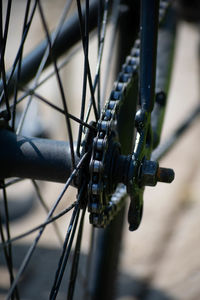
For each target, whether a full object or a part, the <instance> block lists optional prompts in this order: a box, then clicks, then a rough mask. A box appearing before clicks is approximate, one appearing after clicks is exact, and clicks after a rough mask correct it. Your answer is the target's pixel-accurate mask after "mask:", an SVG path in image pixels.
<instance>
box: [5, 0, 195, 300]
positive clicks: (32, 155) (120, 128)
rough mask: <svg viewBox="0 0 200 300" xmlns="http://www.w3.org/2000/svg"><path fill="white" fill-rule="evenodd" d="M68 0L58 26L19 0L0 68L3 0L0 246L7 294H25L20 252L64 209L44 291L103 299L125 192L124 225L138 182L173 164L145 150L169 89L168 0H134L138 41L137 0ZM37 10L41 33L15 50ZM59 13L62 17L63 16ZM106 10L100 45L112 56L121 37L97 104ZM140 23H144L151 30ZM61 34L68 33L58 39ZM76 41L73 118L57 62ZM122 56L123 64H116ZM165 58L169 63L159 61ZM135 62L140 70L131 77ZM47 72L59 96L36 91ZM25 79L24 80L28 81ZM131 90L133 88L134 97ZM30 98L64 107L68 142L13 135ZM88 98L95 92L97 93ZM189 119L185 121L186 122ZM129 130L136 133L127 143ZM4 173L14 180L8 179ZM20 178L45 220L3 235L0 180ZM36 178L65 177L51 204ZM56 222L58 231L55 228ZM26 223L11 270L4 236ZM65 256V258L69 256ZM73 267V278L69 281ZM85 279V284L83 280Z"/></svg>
mask: <svg viewBox="0 0 200 300" xmlns="http://www.w3.org/2000/svg"><path fill="white" fill-rule="evenodd" d="M110 2H111V3H110ZM74 3H75V2H74V1H68V2H66V5H65V7H64V10H63V13H62V16H61V19H60V21H59V25H58V27H57V28H56V30H55V31H54V32H53V33H52V34H51V35H50V32H49V29H48V23H47V17H46V15H45V10H44V4H43V3H41V1H34V2H33V1H32V2H31V1H27V4H26V7H25V13H24V23H23V24H22V35H21V42H20V44H19V48H18V50H17V55H16V57H15V59H14V64H13V67H11V68H10V71H9V72H6V71H5V61H4V57H5V49H6V47H7V45H6V37H7V35H8V26H9V22H8V21H9V19H10V18H11V16H10V10H11V1H8V3H7V12H6V18H5V26H4V27H2V30H1V44H2V50H1V74H2V81H1V107H2V111H1V114H0V116H1V130H0V136H1V137H0V139H1V143H2V147H1V148H2V149H1V155H0V156H1V178H2V180H1V189H2V191H3V196H4V197H3V198H4V211H5V216H6V218H5V219H6V220H5V229H3V224H1V230H0V231H1V238H2V244H1V247H2V249H3V250H4V256H5V261H6V264H7V268H8V271H9V276H10V284H11V287H10V289H9V291H8V294H7V299H10V298H11V299H20V298H19V297H20V294H22V298H23V297H28V296H27V295H26V293H27V291H26V289H25V287H23V276H22V275H23V273H24V271H25V269H26V267H27V266H28V264H29V260H30V258H31V257H32V255H33V252H34V250H35V248H36V246H37V244H38V242H39V240H40V237H41V236H42V234H43V231H44V229H45V228H46V227H47V225H48V224H50V223H52V222H53V221H55V220H57V219H58V218H61V216H64V215H65V214H66V213H67V212H70V213H71V215H70V218H71V219H70V221H69V225H68V228H67V230H66V235H65V240H64V242H63V246H62V251H61V253H60V255H59V258H58V262H56V263H55V265H54V266H52V268H53V269H54V271H55V275H54V276H53V277H52V278H51V280H50V281H51V283H50V284H51V288H50V291H49V292H50V295H49V297H50V299H56V298H57V297H64V296H63V293H64V291H66V292H67V299H73V298H74V297H79V298H80V297H81V298H82V299H89V298H91V299H112V297H113V295H114V294H113V293H114V282H115V276H116V265H117V260H118V256H119V251H120V243H119V240H120V239H121V235H122V220H123V214H124V212H123V211H124V206H125V205H124V204H125V198H126V195H127V193H128V194H129V195H130V196H131V205H130V209H129V214H128V215H129V217H128V218H129V224H130V229H131V230H136V229H137V228H138V226H139V224H140V221H141V217H142V208H143V192H144V186H146V185H150V186H154V185H156V183H157V181H163V182H171V181H172V180H173V177H174V174H173V171H172V170H170V169H163V168H159V166H158V163H157V162H156V161H157V160H158V159H159V157H161V155H162V154H163V153H164V152H166V148H164V150H163V149H161V150H159V152H153V153H152V150H153V149H155V148H157V145H158V144H159V140H160V135H161V131H162V123H163V118H164V112H165V106H166V93H165V92H166V90H167V89H168V77H169V74H170V69H171V67H170V62H171V56H172V53H173V44H174V37H175V33H174V32H175V22H172V21H171V20H172V15H171V14H172V13H171V12H170V9H168V5H169V3H168V1H161V3H160V9H159V1H142V7H143V8H142V9H141V11H142V17H141V26H142V28H143V29H142V31H141V33H140V35H141V36H140V37H141V42H140V39H139V38H138V30H139V14H138V11H139V1H135V2H131V1H128V9H127V3H126V1H125V2H123V1H122V2H120V1H118V0H116V1H107V0H106V1H96V0H94V1H85V3H84V4H82V5H81V3H80V1H77V2H76V6H77V8H76V9H77V12H74V7H73V5H75V4H74ZM110 8H112V11H111V12H110V11H109V9H110ZM36 9H38V13H39V17H40V20H41V23H42V28H43V30H44V36H45V37H44V40H43V42H41V43H40V44H39V46H37V47H36V48H35V49H34V50H32V51H31V52H30V54H29V55H27V56H26V55H23V52H24V51H26V48H25V46H24V45H26V44H25V38H26V36H27V34H28V32H29V30H30V28H31V22H32V19H33V16H34V13H35V11H36ZM147 11H151V12H152V14H146V12H147ZM68 14H69V18H68V19H67V21H66V22H65V23H64V20H65V18H66V15H68ZM166 14H169V16H166ZM133 16H134V18H133ZM168 18H170V19H169V20H170V22H169V20H167V19H168ZM108 19H110V20H111V26H113V28H111V37H110V38H109V39H110V45H109V46H108V47H109V50H110V53H111V54H110V55H112V48H113V44H114V43H116V40H117V38H116V34H118V39H119V44H120V43H122V41H123V45H124V47H123V49H121V47H120V49H119V53H118V54H117V58H115V59H116V61H117V63H116V62H115V63H114V66H115V68H116V72H117V73H119V75H118V77H117V81H116V82H115V84H114V88H113V89H112V91H111V94H110V96H109V97H108V101H107V102H106V103H105V104H104V99H105V97H106V96H105V95H106V89H104V90H103V92H102V91H101V80H100V75H101V74H102V75H104V78H105V81H107V78H108V76H109V75H107V74H108V73H107V72H109V69H110V68H111V63H112V59H111V56H108V58H107V61H106V65H107V66H108V67H107V71H105V74H106V75H105V74H104V73H103V71H101V68H100V65H101V60H102V56H103V47H104V40H105V39H106V37H105V33H106V27H105V26H106V23H107V22H108ZM132 19H133V20H134V21H132V22H133V24H132V23H131V20H132ZM125 21H126V22H125ZM159 22H160V23H162V26H161V28H162V29H161V30H160V33H159V43H158V45H161V46H163V44H164V43H163V42H162V38H164V40H165V35H163V36H164V37H162V33H161V32H162V30H163V32H164V34H166V32H167V33H168V36H169V39H168V40H167V43H168V44H167V45H164V47H165V50H166V56H165V58H164V61H163V57H162V56H161V57H162V59H160V61H159V59H157V79H156V86H155V77H156V52H157V32H158V23H159ZM130 23H131V24H132V28H133V32H132V35H130V37H129V36H126V34H125V33H126V31H127V26H130ZM147 24H148V26H147ZM169 24H170V26H169ZM115 26H117V28H115ZM118 26H119V29H118ZM94 27H97V44H98V47H97V48H98V49H97V67H96V72H95V76H94V79H93V80H92V76H91V74H92V72H94V71H93V70H92V69H91V66H90V59H89V40H90V36H89V32H90V31H91V33H90V35H93V34H94V33H93V31H92V30H93V29H94ZM128 28H129V27H128ZM149 28H150V29H151V30H150V32H149ZM66 36H67V37H68V38H67V39H66ZM79 40H80V42H81V43H82V48H83V54H84V59H83V64H84V66H83V83H82V85H83V88H82V96H81V98H82V102H81V104H80V106H81V111H80V117H77V115H74V114H71V112H70V110H69V107H68V103H67V101H66V96H65V91H64V86H63V83H62V79H61V76H60V69H61V68H62V67H63V66H64V65H65V64H66V63H68V61H69V59H71V57H72V55H73V54H74V53H76V52H77V51H78V50H77V48H80V45H78V46H77V47H76V46H75V44H77V42H78V41H79ZM132 43H134V46H133V48H132V50H130V49H131V47H132V46H131V45H132ZM161 46H158V58H159V57H160V53H163V50H162V49H161V48H160V47H161ZM24 48H25V49H24ZM115 48H116V49H117V48H118V47H117V46H116V47H115ZM146 49H148V55H147V54H146ZM67 51H68V55H67V56H66V57H64V58H63V57H62V56H63V55H64V53H65V52H67ZM130 51H131V52H130ZM128 53H130V54H129V56H127V55H128ZM126 56H127V58H126V60H125V63H124V65H123V66H122V67H121V64H122V62H123V61H124V59H125V57H126ZM59 57H61V62H60V63H59V64H58V62H57V60H58V58H59ZM139 57H140V64H139ZM166 61H168V62H169V63H166ZM118 63H119V65H118ZM50 64H52V65H53V71H54V72H52V71H51V70H50V72H49V74H47V75H46V74H45V75H43V76H44V77H42V78H40V77H41V72H42V70H43V69H44V68H47V67H48V66H49V65H50ZM138 69H140V76H139V77H138ZM113 72H114V71H112V73H113ZM158 72H159V76H158ZM53 74H55V75H54V76H55V78H56V81H57V85H58V87H59V89H58V90H59V93H60V96H59V98H60V102H61V104H55V103H54V102H53V101H49V100H48V99H47V98H46V97H45V96H43V95H41V93H40V92H38V90H37V89H38V88H40V86H41V85H42V84H44V83H45V82H46V79H48V78H50V77H51V76H53ZM147 74H148V76H147ZM110 76H112V74H111V75H110ZM30 80H33V81H32V83H31V84H30V86H28V82H29V81H30ZM138 84H139V91H138ZM103 88H104V87H103ZM87 90H89V92H88V93H89V96H88V98H86V95H87ZM138 93H139V94H140V96H139V97H138ZM13 95H14V96H13ZM154 95H155V97H154ZM9 97H10V98H11V101H10V100H9ZM26 97H28V100H26V101H27V104H25V105H24V106H25V107H24V108H23V110H22V112H19V118H20V121H19V123H18V124H17V122H18V121H17V118H18V117H17V113H18V107H20V106H21V105H22V106H23V102H24V101H25V100H24V99H26ZM138 98H139V99H138ZM33 99H35V101H36V99H37V101H40V102H41V103H43V105H44V104H45V105H47V106H48V107H49V108H51V109H53V110H54V111H56V112H58V113H59V114H61V115H63V116H64V119H65V127H66V128H67V140H68V142H64V141H55V140H54V139H44V138H43V139H38V138H35V137H27V136H26V137H24V136H20V133H21V131H22V128H23V123H24V122H25V118H26V112H27V111H28V110H29V106H30V105H31V103H32V102H33ZM87 99H89V100H87ZM96 99H98V100H97V101H96ZM138 100H139V102H138ZM86 103H87V105H88V106H87V111H86V108H85V104H86ZM153 109H154V110H153ZM152 111H153V112H152ZM198 113H199V109H197V110H195V113H194V114H193V115H192V119H194V117H195V116H197V115H198ZM133 116H134V117H135V118H134V117H133ZM151 118H152V122H151ZM94 120H95V121H94ZM72 121H74V122H75V124H78V128H75V130H74V129H73V130H72V126H71V122H72ZM189 121H190V120H189ZM189 121H187V122H186V123H187V124H189V123H190V122H189ZM135 123H136V125H135ZM185 127H186V126H185ZM75 131H77V138H75V140H74V138H73V135H74V136H75V134H74V132H75ZM126 132H129V134H128V135H127V136H125V134H124V133H126ZM181 133H182V132H181ZM135 139H137V140H136V143H135ZM65 140H66V137H65ZM134 146H135V147H134ZM168 146H169V145H167V148H168ZM151 157H152V158H151ZM10 177H14V178H15V177H17V178H20V179H7V178H10ZM24 178H30V179H31V182H32V185H33V187H34V189H35V192H36V194H37V197H38V198H39V200H40V202H41V203H42V205H43V206H44V207H45V209H46V210H47V211H48V212H47V217H46V220H45V221H43V222H41V224H40V225H39V226H36V227H34V228H33V229H31V230H30V231H29V232H26V233H25V234H21V235H20V236H17V237H14V238H12V237H11V235H10V229H9V212H8V203H9V200H7V194H6V193H7V192H6V189H7V188H8V187H9V186H10V185H13V184H15V185H16V184H18V182H19V181H20V182H21V181H22V180H23V179H24ZM36 180H46V181H54V182H61V183H64V184H65V185H64V188H62V191H61V192H60V195H59V196H58V198H57V200H56V202H55V203H54V204H53V205H52V207H51V209H50V210H48V208H47V207H46V204H44V200H43V197H42V196H41V195H42V191H40V189H39V185H38V183H37V182H36ZM69 185H72V186H74V187H75V188H76V189H77V191H78V193H77V197H76V200H75V201H74V202H72V203H70V205H69V204H68V206H67V208H64V209H63V210H62V211H61V212H59V213H57V214H56V215H55V214H54V213H55V210H56V207H57V206H58V204H59V203H60V202H61V201H63V200H62V199H63V196H64V194H66V192H68V193H69V194H70V191H69ZM65 201H66V200H65ZM63 205H64V206H65V205H67V203H63ZM86 209H88V210H89V213H90V223H91V224H93V226H94V227H95V229H94V227H93V229H92V232H91V237H90V240H91V245H89V246H87V248H88V249H87V250H88V252H89V254H88V257H87V258H85V260H86V262H85V265H86V278H84V277H83V275H82V274H81V270H80V269H79V268H78V264H79V258H80V249H81V239H82V233H83V225H84V217H85V213H86ZM96 227H103V228H105V227H106V229H96ZM55 230H56V231H58V229H57V228H55ZM35 231H38V233H37V235H36V238H35V239H34V241H33V243H32V244H31V246H30V248H29V249H28V252H27V254H26V256H25V259H24V260H23V262H22V264H21V265H20V267H17V269H18V270H17V273H16V275H15V274H14V271H13V263H14V262H13V257H14V255H15V254H14V253H15V249H14V248H13V249H12V247H14V246H13V244H14V242H15V241H16V240H19V239H21V238H22V237H25V236H27V235H30V234H31V233H33V232H35ZM58 235H59V234H58ZM75 238H76V240H75V245H74V250H73V251H72V244H73V240H74V239H75ZM59 239H60V238H59ZM83 242H84V240H83ZM16 248H17V247H16ZM41 252H42V251H41ZM70 253H71V254H70ZM70 255H71V257H72V258H70ZM38 258H39V257H38ZM40 259H42V258H40ZM68 261H70V264H71V271H70V274H66V272H65V268H66V265H67V263H68ZM35 263H36V261H35V260H34V261H33V264H35ZM39 264H40V262H39ZM83 264H84V262H83ZM56 265H57V266H56ZM68 268H70V266H68ZM30 273H31V271H27V274H30ZM48 273H49V272H48ZM78 273H79V274H78ZM64 274H65V275H64ZM48 275H50V274H48ZM63 276H66V277H63ZM68 276H69V278H68ZM78 276H79V278H78V279H79V282H80V283H78V282H77V281H78V280H76V279H77V277H78ZM21 278H22V279H21ZM25 279H26V278H25ZM25 279H24V280H25ZM20 280H21V282H20ZM66 281H67V282H69V286H68V288H66V287H65V282H66ZM86 283H87V284H86ZM33 284H35V283H33ZM78 284H80V286H81V285H82V287H83V288H84V290H83V291H82V294H79V293H81V288H80V287H79V286H77V285H78ZM86 285H88V286H87V287H86ZM21 286H22V288H21ZM23 292H24V293H25V294H23ZM31 292H33V291H31ZM35 292H36V294H35V296H34V297H36V295H37V291H35ZM30 297H31V296H30ZM41 297H44V298H45V299H46V298H47V297H48V294H47V291H46V287H45V290H44V295H41Z"/></svg>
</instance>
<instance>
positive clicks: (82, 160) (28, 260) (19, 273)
mask: <svg viewBox="0 0 200 300" xmlns="http://www.w3.org/2000/svg"><path fill="white" fill-rule="evenodd" d="M87 157H88V153H86V154H85V155H84V156H83V157H82V158H81V160H80V161H79V163H78V165H77V166H76V168H75V169H74V171H73V172H72V174H71V176H70V177H69V178H68V180H67V182H66V184H65V186H64V188H63V190H62V192H61V193H60V195H59V197H58V199H57V200H56V202H55V203H54V205H53V207H52V208H51V210H50V211H49V213H48V216H47V218H46V221H45V223H46V222H48V221H49V220H50V219H51V217H52V215H53V213H54V211H55V209H56V207H57V206H58V204H59V203H60V201H61V199H62V198H63V196H64V194H65V192H66V190H67V189H68V187H69V185H70V183H71V182H72V180H73V179H74V177H75V176H76V174H77V172H78V170H79V169H80V167H81V166H82V164H83V163H84V161H85V160H86V159H87ZM45 228H46V224H45V225H44V226H42V227H41V229H40V231H39V233H38V235H37V236H36V238H35V239H34V241H33V243H32V245H31V246H30V248H29V250H28V252H27V254H26V256H25V258H24V260H23V261H22V264H21V266H20V268H19V270H18V272H17V274H16V276H15V280H14V281H13V283H12V285H11V287H10V289H9V292H8V295H7V298H6V299H7V300H8V299H10V297H11V295H12V293H13V291H14V290H15V287H16V285H17V284H18V282H19V279H20V277H21V275H22V273H23V272H24V270H25V269H26V267H27V265H28V263H29V262H30V259H31V257H32V255H33V252H34V250H35V248H36V246H37V244H38V242H39V240H40V238H41V236H42V234H43V232H44V229H45Z"/></svg>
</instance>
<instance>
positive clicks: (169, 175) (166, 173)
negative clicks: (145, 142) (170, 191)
mask: <svg viewBox="0 0 200 300" xmlns="http://www.w3.org/2000/svg"><path fill="white" fill-rule="evenodd" d="M156 177H157V181H159V182H165V183H171V182H172V181H173V180H174V177H175V174H174V171H173V170H172V169H168V168H158V171H157V175H156Z"/></svg>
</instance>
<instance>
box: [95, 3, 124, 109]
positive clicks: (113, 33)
mask: <svg viewBox="0 0 200 300" xmlns="http://www.w3.org/2000/svg"><path fill="white" fill-rule="evenodd" d="M119 5H120V0H115V1H114V3H113V5H112V7H113V9H112V15H111V22H110V26H111V32H110V37H109V45H108V50H107V51H108V56H107V59H106V64H105V65H106V69H105V72H104V82H103V88H102V92H101V99H100V107H101V108H102V107H103V105H104V103H105V97H106V90H107V84H108V83H107V81H108V78H109V74H110V70H111V63H112V59H113V51H112V49H113V45H114V44H115V41H116V35H117V22H118V18H119Z"/></svg>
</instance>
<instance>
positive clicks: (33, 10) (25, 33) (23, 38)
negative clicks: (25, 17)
mask: <svg viewBox="0 0 200 300" xmlns="http://www.w3.org/2000/svg"><path fill="white" fill-rule="evenodd" d="M36 5H37V0H36V1H35V4H34V6H33V9H32V12H31V16H30V18H29V21H28V23H27V25H26V30H25V31H24V34H23V37H22V40H21V43H20V46H19V49H18V51H17V55H16V57H15V60H14V63H13V66H12V69H11V71H10V74H9V76H8V78H7V79H6V80H7V82H6V84H7V87H9V84H10V82H11V79H12V77H13V75H14V72H15V69H16V66H17V64H18V61H19V58H20V56H21V51H22V49H23V46H24V43H25V41H26V37H27V34H28V32H29V29H30V26H31V23H32V20H33V16H34V14H35V9H36ZM3 96H4V93H3V91H2V94H1V97H0V104H1V103H2V101H3Z"/></svg>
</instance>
